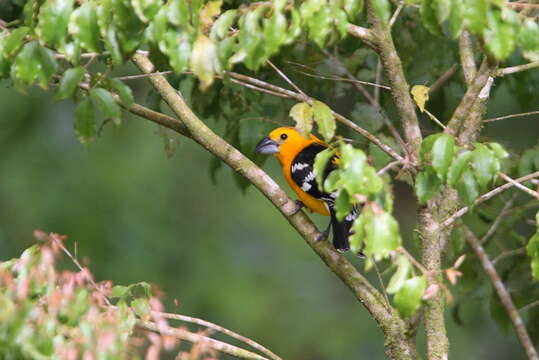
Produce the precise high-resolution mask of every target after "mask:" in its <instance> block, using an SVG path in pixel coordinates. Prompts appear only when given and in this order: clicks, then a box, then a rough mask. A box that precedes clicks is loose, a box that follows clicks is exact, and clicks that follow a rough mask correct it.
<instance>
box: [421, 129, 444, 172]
mask: <svg viewBox="0 0 539 360" xmlns="http://www.w3.org/2000/svg"><path fill="white" fill-rule="evenodd" d="M440 136H442V134H441V133H438V134H432V135H429V136H427V137H426V138H425V139H424V140H423V142H422V143H421V149H420V150H419V159H420V161H421V164H422V165H429V163H430V161H431V159H432V156H431V150H432V146H433V145H434V142H435V141H436V139H438V138H439V137H440Z"/></svg>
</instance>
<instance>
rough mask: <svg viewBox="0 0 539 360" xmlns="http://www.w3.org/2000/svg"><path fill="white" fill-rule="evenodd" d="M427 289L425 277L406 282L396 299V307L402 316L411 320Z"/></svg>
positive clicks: (416, 277) (415, 277) (417, 277)
mask: <svg viewBox="0 0 539 360" xmlns="http://www.w3.org/2000/svg"><path fill="white" fill-rule="evenodd" d="M426 287H427V279H426V278H425V276H424V275H421V276H414V277H413V278H411V279H408V280H406V281H405V282H404V284H403V285H402V287H401V288H400V290H399V291H398V292H397V293H396V294H395V298H394V302H395V307H396V308H397V310H398V311H399V313H400V314H401V315H402V316H404V317H406V318H409V317H410V316H412V315H413V314H414V313H415V312H416V311H417V309H418V308H419V305H420V304H421V299H422V298H423V294H424V293H425V289H426Z"/></svg>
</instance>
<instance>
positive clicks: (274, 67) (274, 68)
mask: <svg viewBox="0 0 539 360" xmlns="http://www.w3.org/2000/svg"><path fill="white" fill-rule="evenodd" d="M266 61H267V63H268V64H269V66H271V67H272V68H273V70H275V71H276V72H277V74H279V76H281V77H282V78H283V80H284V81H286V82H287V83H289V84H290V85H291V86H292V87H293V88H294V89H296V91H297V92H298V93H300V94H301V95H303V97H304V98H305V99H309V96H307V95H306V94H305V93H304V92H303V91H302V90H301V89H300V88H299V86H297V85H296V84H294V82H293V81H292V80H290V79H289V78H288V76H286V75H285V73H283V72H282V71H281V70H280V69H279V68H278V67H277V66H275V65H274V64H273V63H272V62H271V61H269V60H266Z"/></svg>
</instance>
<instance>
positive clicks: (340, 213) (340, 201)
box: [335, 189, 352, 221]
mask: <svg viewBox="0 0 539 360" xmlns="http://www.w3.org/2000/svg"><path fill="white" fill-rule="evenodd" d="M335 210H336V211H335V216H336V217H337V220H339V221H342V220H343V219H344V218H345V217H346V216H347V215H348V214H350V211H352V203H351V199H350V196H349V195H348V192H346V190H344V189H341V190H339V193H338V194H337V197H336V198H335Z"/></svg>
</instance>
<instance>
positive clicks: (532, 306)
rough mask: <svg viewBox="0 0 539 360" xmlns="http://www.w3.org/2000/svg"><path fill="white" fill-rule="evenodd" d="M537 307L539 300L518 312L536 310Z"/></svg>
mask: <svg viewBox="0 0 539 360" xmlns="http://www.w3.org/2000/svg"><path fill="white" fill-rule="evenodd" d="M536 306H539V300H536V301H534V302H532V303H530V304H528V305H525V306H523V307H521V308H520V309H518V311H520V312H525V311H528V310H530V309H531V308H534V307H536Z"/></svg>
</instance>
